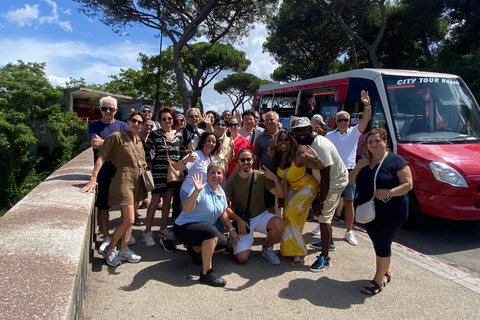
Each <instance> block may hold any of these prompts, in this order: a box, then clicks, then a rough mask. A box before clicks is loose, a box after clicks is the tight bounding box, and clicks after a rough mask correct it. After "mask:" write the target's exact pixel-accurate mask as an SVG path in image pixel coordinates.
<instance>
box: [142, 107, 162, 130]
mask: <svg viewBox="0 0 480 320" xmlns="http://www.w3.org/2000/svg"><path fill="white" fill-rule="evenodd" d="M142 112H143V114H144V116H145V119H146V120H153V109H152V106H149V105H148V104H144V105H143V106H142ZM157 129H160V124H159V123H158V121H153V129H152V131H153V130H157Z"/></svg>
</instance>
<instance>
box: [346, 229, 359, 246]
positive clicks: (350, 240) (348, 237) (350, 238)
mask: <svg viewBox="0 0 480 320" xmlns="http://www.w3.org/2000/svg"><path fill="white" fill-rule="evenodd" d="M345 240H347V242H348V243H349V244H351V245H352V246H356V245H358V242H357V239H355V232H353V230H351V231H348V232H346V233H345Z"/></svg>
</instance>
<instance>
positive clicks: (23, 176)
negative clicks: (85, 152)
mask: <svg viewBox="0 0 480 320" xmlns="http://www.w3.org/2000/svg"><path fill="white" fill-rule="evenodd" d="M44 68H45V63H32V62H28V63H24V62H23V61H18V62H17V64H13V63H7V64H6V65H5V66H4V67H3V68H1V69H0V180H1V181H2V184H1V186H0V194H2V197H1V198H0V208H8V207H10V206H12V205H13V204H15V203H16V202H17V201H18V200H20V199H21V198H22V197H23V196H25V195H26V194H27V193H28V192H29V191H30V190H31V189H32V188H33V187H35V186H36V185H37V184H38V183H40V182H41V181H42V180H43V179H45V177H46V176H47V175H48V174H49V173H50V172H51V171H53V170H55V168H56V167H57V166H58V165H59V164H62V163H64V162H65V161H68V160H69V157H71V156H73V155H75V152H78V151H79V150H78V146H79V144H80V143H81V142H82V138H81V132H82V130H83V132H85V129H86V125H85V124H83V123H81V121H80V120H79V119H78V117H77V116H76V115H75V114H73V113H68V112H66V111H63V110H62V108H61V107H60V104H59V102H60V99H61V98H62V96H63V92H62V90H61V89H60V88H54V87H52V85H51V84H50V83H49V82H48V81H47V79H46V76H45V72H44ZM50 120H52V121H55V123H52V126H51V127H52V129H53V133H54V134H53V137H52V136H50V134H48V132H49V131H48V130H49V129H48V124H49V121H50ZM45 130H46V132H47V134H45V132H43V131H45ZM74 133H75V134H76V136H75V135H73V137H70V136H69V135H70V134H74ZM45 136H47V137H46V138H47V139H49V140H50V143H51V144H52V146H51V149H54V150H57V152H56V153H52V154H46V155H39V154H37V147H38V144H39V142H41V140H40V139H45Z"/></svg>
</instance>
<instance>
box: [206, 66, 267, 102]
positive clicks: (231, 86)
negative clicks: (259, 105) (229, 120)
mask: <svg viewBox="0 0 480 320" xmlns="http://www.w3.org/2000/svg"><path fill="white" fill-rule="evenodd" d="M270 82H271V81H268V80H262V79H260V78H258V77H257V76H254V75H253V74H250V73H244V72H241V73H232V74H229V75H228V76H226V77H225V78H223V79H222V80H221V81H219V82H217V83H215V85H214V87H213V88H214V89H215V91H217V92H218V93H220V94H226V95H227V96H228V97H229V98H230V100H231V101H232V104H233V109H234V110H235V109H237V108H238V107H239V106H242V107H243V106H244V105H245V103H246V102H247V101H249V100H251V99H252V98H253V96H254V95H255V93H256V92H257V91H258V89H259V88H260V86H261V85H263V84H268V83H270Z"/></svg>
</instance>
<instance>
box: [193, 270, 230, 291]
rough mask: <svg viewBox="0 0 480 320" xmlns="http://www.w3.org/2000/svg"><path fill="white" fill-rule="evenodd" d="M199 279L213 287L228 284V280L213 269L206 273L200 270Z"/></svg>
mask: <svg viewBox="0 0 480 320" xmlns="http://www.w3.org/2000/svg"><path fill="white" fill-rule="evenodd" d="M199 281H200V282H202V283H205V284H208V285H209V286H212V287H225V285H226V284H227V281H225V280H223V278H222V277H219V276H217V275H216V274H215V273H214V272H213V269H210V270H208V271H207V274H206V275H205V274H203V272H200V279H199Z"/></svg>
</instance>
